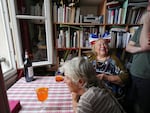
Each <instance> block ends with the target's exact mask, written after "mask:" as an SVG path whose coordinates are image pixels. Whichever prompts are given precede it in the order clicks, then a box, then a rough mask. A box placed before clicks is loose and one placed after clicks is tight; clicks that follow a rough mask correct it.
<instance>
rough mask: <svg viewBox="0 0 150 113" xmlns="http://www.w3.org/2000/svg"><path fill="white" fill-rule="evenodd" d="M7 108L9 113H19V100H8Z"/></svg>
mask: <svg viewBox="0 0 150 113" xmlns="http://www.w3.org/2000/svg"><path fill="white" fill-rule="evenodd" d="M8 102H9V108H10V112H11V113H19V111H20V109H21V105H20V101H19V100H9V101H8Z"/></svg>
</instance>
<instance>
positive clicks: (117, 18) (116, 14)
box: [106, 0, 128, 24]
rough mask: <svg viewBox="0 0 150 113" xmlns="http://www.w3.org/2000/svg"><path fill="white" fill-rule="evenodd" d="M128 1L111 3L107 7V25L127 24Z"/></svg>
mask: <svg viewBox="0 0 150 113" xmlns="http://www.w3.org/2000/svg"><path fill="white" fill-rule="evenodd" d="M127 4H128V1H127V0H125V1H124V2H123V3H122V2H119V1H111V2H108V3H106V6H107V18H106V21H107V24H125V19H126V12H127Z"/></svg>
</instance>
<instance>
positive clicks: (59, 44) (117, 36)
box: [53, 0, 147, 64]
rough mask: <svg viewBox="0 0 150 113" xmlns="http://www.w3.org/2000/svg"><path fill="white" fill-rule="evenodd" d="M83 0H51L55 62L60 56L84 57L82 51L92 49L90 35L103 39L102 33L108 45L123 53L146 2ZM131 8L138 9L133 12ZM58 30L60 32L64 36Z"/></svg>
mask: <svg viewBox="0 0 150 113" xmlns="http://www.w3.org/2000/svg"><path fill="white" fill-rule="evenodd" d="M83 1H84V0H83ZM83 1H82V0H80V1H79V0H77V1H72V2H68V1H64V2H63V1H60V2H59V1H54V2H53V26H54V33H55V34H54V40H55V48H56V56H57V64H59V62H60V61H61V59H64V60H67V59H70V58H72V57H74V56H84V55H85V54H84V53H87V52H88V51H91V46H90V44H89V37H90V34H96V35H97V36H98V37H101V38H106V37H105V35H104V34H107V33H108V34H110V36H111V38H110V39H108V40H109V41H110V43H109V44H110V47H111V48H114V49H115V50H119V51H121V52H123V51H124V48H125V47H126V44H127V43H128V41H129V39H130V38H131V36H132V35H131V33H130V32H129V31H130V28H134V27H137V26H139V25H140V23H139V20H140V18H141V15H142V14H143V12H144V9H145V7H146V4H147V2H144V3H143V2H140V1H138V2H137V3H135V2H136V1H134V0H132V2H133V3H131V1H130V0H129V1H128V0H118V1H111V0H99V1H98V2H99V3H98V4H97V3H96V4H93V2H94V1H91V2H89V1H85V2H83ZM96 2H97V1H96ZM70 4H74V5H73V6H70ZM131 9H139V10H138V11H136V10H135V11H136V12H134V11H131ZM129 13H131V14H130V16H129ZM133 15H134V17H133ZM130 19H131V20H132V21H131V20H130ZM60 32H63V36H62V37H63V38H61V36H60V34H61V33H60ZM119 54H120V53H119ZM121 54H122V53H121Z"/></svg>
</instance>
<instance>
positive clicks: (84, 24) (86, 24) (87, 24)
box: [54, 22, 105, 26]
mask: <svg viewBox="0 0 150 113" xmlns="http://www.w3.org/2000/svg"><path fill="white" fill-rule="evenodd" d="M54 24H57V25H59V24H62V25H79V26H80V25H83V26H95V25H96V26H103V25H105V24H97V23H58V22H55V23H54Z"/></svg>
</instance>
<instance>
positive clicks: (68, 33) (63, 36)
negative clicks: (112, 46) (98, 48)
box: [57, 27, 101, 48]
mask: <svg viewBox="0 0 150 113" xmlns="http://www.w3.org/2000/svg"><path fill="white" fill-rule="evenodd" d="M99 30H101V29H100V28H96V27H84V28H82V29H80V30H75V29H71V28H68V29H64V30H60V31H59V36H58V38H57V48H79V47H87V48H89V47H91V45H90V42H89V36H90V34H97V35H99V37H100V36H101V34H100V33H99Z"/></svg>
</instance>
